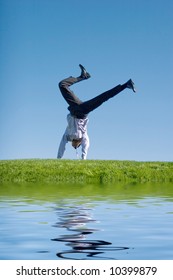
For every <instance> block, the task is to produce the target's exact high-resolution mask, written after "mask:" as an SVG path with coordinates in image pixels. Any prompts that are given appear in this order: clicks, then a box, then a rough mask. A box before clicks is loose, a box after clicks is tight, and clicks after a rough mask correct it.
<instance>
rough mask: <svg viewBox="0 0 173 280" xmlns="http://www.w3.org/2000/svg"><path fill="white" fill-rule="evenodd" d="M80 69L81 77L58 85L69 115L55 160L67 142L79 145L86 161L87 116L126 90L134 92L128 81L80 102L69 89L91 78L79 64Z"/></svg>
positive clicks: (75, 145)
mask: <svg viewBox="0 0 173 280" xmlns="http://www.w3.org/2000/svg"><path fill="white" fill-rule="evenodd" d="M79 67H80V68H81V75H80V76H79V77H77V78H74V77H72V76H70V77H69V78H67V79H64V80H62V81H61V82H60V83H59V88H60V91H61V93H62V96H63V97H64V99H65V100H66V102H67V103H68V105H69V106H68V110H69V111H70V113H69V114H68V115H67V123H68V125H67V128H66V130H65V133H64V134H63V137H62V139H61V142H60V145H59V149H58V155H57V158H62V157H63V155H64V151H65V147H66V144H67V143H68V142H71V144H72V146H73V147H74V148H75V149H77V148H78V147H79V146H80V145H81V147H82V157H81V158H82V159H86V157H87V152H88V148H89V137H88V134H87V124H88V117H87V116H88V114H89V113H90V112H91V111H93V110H95V109H96V108H97V107H99V106H100V105H102V103H104V102H105V101H107V100H108V99H110V98H112V97H114V96H115V95H117V94H118V93H120V92H121V91H123V90H124V89H126V88H129V89H132V90H133V91H134V92H136V90H135V86H134V83H133V81H132V80H131V79H130V80H128V81H127V82H126V83H124V84H122V85H118V86H116V87H114V88H112V89H110V90H108V91H106V92H104V93H102V94H100V95H98V96H96V97H94V98H92V99H90V100H88V101H85V102H82V101H81V100H80V99H79V98H78V97H77V96H76V95H75V94H74V93H73V91H72V90H71V89H70V86H72V85H73V84H75V83H78V82H80V81H83V80H86V79H89V78H90V77H91V76H90V74H89V73H88V72H87V71H86V69H85V68H84V67H83V66H82V65H81V64H79Z"/></svg>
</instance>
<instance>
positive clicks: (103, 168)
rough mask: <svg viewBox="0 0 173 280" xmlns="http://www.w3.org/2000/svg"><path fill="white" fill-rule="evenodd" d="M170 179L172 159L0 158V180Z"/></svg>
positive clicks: (107, 180) (172, 168) (142, 180)
mask: <svg viewBox="0 0 173 280" xmlns="http://www.w3.org/2000/svg"><path fill="white" fill-rule="evenodd" d="M116 181H134V182H147V181H148V182H173V162H136V161H114V160H87V161H78V160H56V159H53V160H52V159H46V160H43V159H41V160H40V159H32V160H30V159H29V160H2V161H0V182H78V183H81V182H86V183H87V182H88V183H89V182H90V183H91V182H97V183H98V182H101V183H102V182H103V183H108V182H116Z"/></svg>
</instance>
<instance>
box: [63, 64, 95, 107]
mask: <svg viewBox="0 0 173 280" xmlns="http://www.w3.org/2000/svg"><path fill="white" fill-rule="evenodd" d="M79 67H80V69H81V75H80V76H79V77H77V78H74V77H72V76H71V77H69V78H67V79H64V80H62V81H61V82H60V83H59V88H60V91H61V93H62V96H63V97H64V99H65V100H66V101H67V103H68V104H69V105H70V106H72V107H73V106H76V105H79V104H81V103H82V101H81V100H80V99H79V98H78V97H77V96H76V95H75V94H74V92H73V91H72V90H71V89H70V86H72V85H73V84H75V83H78V82H80V81H83V80H86V79H89V78H90V77H91V76H90V74H89V73H88V72H87V71H86V69H85V67H84V66H82V65H81V64H79Z"/></svg>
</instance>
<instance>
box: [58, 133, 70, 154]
mask: <svg viewBox="0 0 173 280" xmlns="http://www.w3.org/2000/svg"><path fill="white" fill-rule="evenodd" d="M67 142H68V141H67V136H66V134H65V133H64V135H63V137H62V139H61V142H60V145H59V149H58V155H57V158H62V157H63V155H64V152H65V146H66V144H67Z"/></svg>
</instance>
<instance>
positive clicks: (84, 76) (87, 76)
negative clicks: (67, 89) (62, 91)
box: [79, 64, 91, 79]
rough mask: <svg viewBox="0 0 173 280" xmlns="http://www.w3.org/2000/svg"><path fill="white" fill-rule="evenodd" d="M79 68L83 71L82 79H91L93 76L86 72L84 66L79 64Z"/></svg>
mask: <svg viewBox="0 0 173 280" xmlns="http://www.w3.org/2000/svg"><path fill="white" fill-rule="evenodd" d="M79 67H80V69H81V77H82V78H83V79H89V78H90V77H91V75H90V74H89V73H88V72H87V71H86V69H85V67H83V65H81V64H79Z"/></svg>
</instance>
